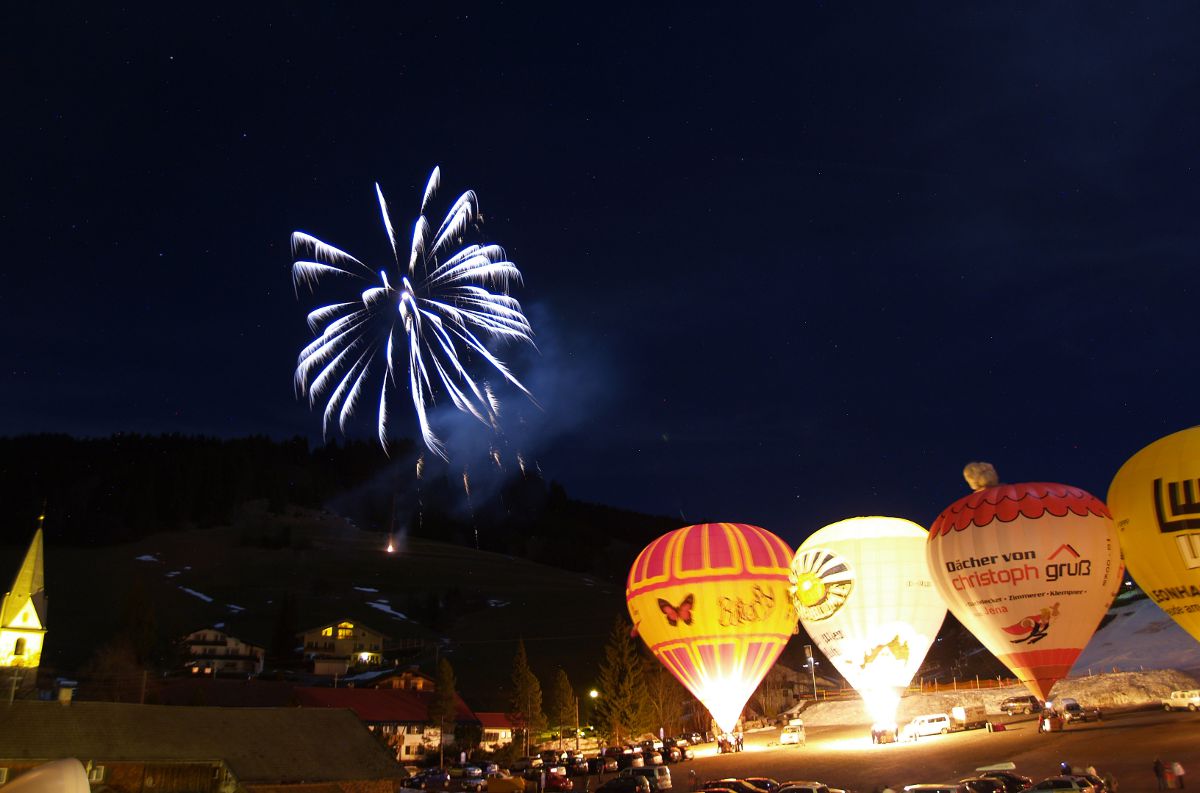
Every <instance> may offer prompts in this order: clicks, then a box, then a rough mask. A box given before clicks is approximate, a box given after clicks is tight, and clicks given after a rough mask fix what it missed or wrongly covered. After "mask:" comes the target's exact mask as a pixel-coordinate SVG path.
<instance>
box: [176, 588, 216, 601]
mask: <svg viewBox="0 0 1200 793" xmlns="http://www.w3.org/2000/svg"><path fill="white" fill-rule="evenodd" d="M179 588H180V589H182V590H183V591H184V592H187V593H188V594H189V595H191V596H192V597H198V598H200V599H201V600H203V601H204V602H205V603H212V602H213V599H212V598H210V597H209V596H208V595H206V594H204V593H203V592H197V591H196V590H194V589H188V588H187V587H185V586H181V587H179Z"/></svg>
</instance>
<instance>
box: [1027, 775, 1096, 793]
mask: <svg viewBox="0 0 1200 793" xmlns="http://www.w3.org/2000/svg"><path fill="white" fill-rule="evenodd" d="M1029 790H1031V791H1035V790H1051V791H1056V793H1070V791H1078V793H1098V792H1097V790H1096V788H1095V787H1094V786H1093V785H1092V784H1091V783H1090V782H1088V781H1087V780H1086V779H1084V778H1083V777H1078V776H1052V777H1046V778H1045V779H1043V780H1042V781H1041V782H1038V783H1037V784H1036V785H1034V786H1033V787H1031V788H1029Z"/></svg>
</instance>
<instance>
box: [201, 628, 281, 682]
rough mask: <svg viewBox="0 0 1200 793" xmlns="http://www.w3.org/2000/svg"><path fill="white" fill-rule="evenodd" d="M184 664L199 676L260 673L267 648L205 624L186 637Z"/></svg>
mask: <svg viewBox="0 0 1200 793" xmlns="http://www.w3.org/2000/svg"><path fill="white" fill-rule="evenodd" d="M182 644H183V655H184V662H183V665H184V668H185V669H187V670H188V671H189V672H191V673H192V674H193V675H196V676H197V677H202V676H210V675H225V674H230V675H257V674H261V673H262V670H263V658H264V657H265V656H266V654H267V651H266V650H265V649H264V648H262V647H256V646H255V645H253V644H250V643H249V642H244V641H242V640H241V639H239V638H237V637H236V636H230V635H229V634H228V633H225V632H224V631H222V630H218V629H217V628H204V629H202V630H198V631H193V632H192V633H189V634H188V635H187V636H184V637H183V641H182Z"/></svg>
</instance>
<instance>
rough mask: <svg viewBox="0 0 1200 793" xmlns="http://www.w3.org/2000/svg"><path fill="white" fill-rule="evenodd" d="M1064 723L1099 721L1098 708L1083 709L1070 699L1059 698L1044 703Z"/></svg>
mask: <svg viewBox="0 0 1200 793" xmlns="http://www.w3.org/2000/svg"><path fill="white" fill-rule="evenodd" d="M1046 704H1047V705H1049V706H1051V707H1053V708H1054V710H1055V711H1056V712H1057V713H1058V714H1059V715H1061V716H1062V718H1063V719H1064V720H1066V721H1100V709H1099V708H1085V707H1083V706H1082V705H1080V704H1079V702H1078V701H1076V700H1074V699H1072V698H1071V697H1059V698H1058V699H1056V700H1054V701H1053V702H1048V703H1046Z"/></svg>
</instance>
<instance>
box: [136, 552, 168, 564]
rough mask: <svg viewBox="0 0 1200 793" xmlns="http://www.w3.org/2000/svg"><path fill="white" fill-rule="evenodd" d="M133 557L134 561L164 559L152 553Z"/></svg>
mask: <svg viewBox="0 0 1200 793" xmlns="http://www.w3.org/2000/svg"><path fill="white" fill-rule="evenodd" d="M133 558H134V561H138V562H161V561H162V559H159V558H158V557H157V556H155V555H154V554H152V553H144V554H142V555H141V556H135V557H133Z"/></svg>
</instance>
